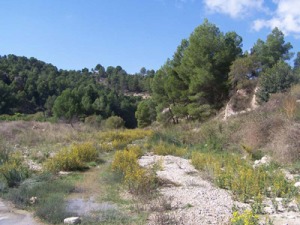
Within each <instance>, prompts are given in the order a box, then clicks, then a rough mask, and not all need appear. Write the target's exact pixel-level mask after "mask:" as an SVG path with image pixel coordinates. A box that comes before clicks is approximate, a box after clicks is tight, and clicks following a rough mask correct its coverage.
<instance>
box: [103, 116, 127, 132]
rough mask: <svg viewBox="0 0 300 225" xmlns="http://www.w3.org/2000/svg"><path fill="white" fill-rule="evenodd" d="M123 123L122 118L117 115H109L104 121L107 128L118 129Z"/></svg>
mask: <svg viewBox="0 0 300 225" xmlns="http://www.w3.org/2000/svg"><path fill="white" fill-rule="evenodd" d="M124 124H125V122H124V120H123V119H122V118H121V117H119V116H111V117H109V118H108V119H107V120H106V121H105V126H106V127H107V128H109V129H120V128H123V127H124Z"/></svg>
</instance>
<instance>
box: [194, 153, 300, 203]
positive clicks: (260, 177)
mask: <svg viewBox="0 0 300 225" xmlns="http://www.w3.org/2000/svg"><path fill="white" fill-rule="evenodd" d="M191 160H192V164H193V165H194V166H195V167H196V168H197V169H200V170H203V171H205V172H207V173H209V174H210V176H211V177H212V179H213V180H214V181H215V183H216V184H217V185H218V186H219V187H221V188H224V189H229V190H231V191H232V192H233V193H234V195H235V196H236V197H237V199H238V200H240V201H243V202H248V201H249V200H250V199H254V198H256V197H257V196H260V195H264V196H269V197H270V196H273V197H290V196H295V195H296V190H295V188H294V186H293V184H292V183H291V182H288V181H287V180H286V179H285V176H284V174H283V173H281V172H279V171H277V170H273V169H272V168H268V167H258V168H253V167H252V165H251V164H250V163H249V162H247V161H246V160H244V159H241V157H240V156H239V155H235V154H227V155H224V154H212V153H199V152H194V153H193V154H192V158H191Z"/></svg>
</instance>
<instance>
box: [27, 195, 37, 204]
mask: <svg viewBox="0 0 300 225" xmlns="http://www.w3.org/2000/svg"><path fill="white" fill-rule="evenodd" d="M36 201H37V197H35V196H32V197H31V198H30V199H29V202H30V204H31V205H33V204H35V203H36Z"/></svg>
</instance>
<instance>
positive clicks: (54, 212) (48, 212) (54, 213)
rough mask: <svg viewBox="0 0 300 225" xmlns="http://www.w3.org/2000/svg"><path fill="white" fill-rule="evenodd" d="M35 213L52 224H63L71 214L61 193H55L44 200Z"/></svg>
mask: <svg viewBox="0 0 300 225" xmlns="http://www.w3.org/2000/svg"><path fill="white" fill-rule="evenodd" d="M35 215H37V216H38V217H39V218H41V219H43V220H45V221H47V222H49V223H52V224H61V223H62V222H63V220H64V219H65V218H66V217H70V216H71V214H70V213H68V212H67V211H66V207H65V202H64V198H63V195H61V194H53V195H50V196H48V197H47V198H45V199H44V200H42V201H41V202H40V203H39V207H38V208H37V210H36V212H35Z"/></svg>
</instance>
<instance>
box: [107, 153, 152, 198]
mask: <svg viewBox="0 0 300 225" xmlns="http://www.w3.org/2000/svg"><path fill="white" fill-rule="evenodd" d="M138 154H139V152H137V148H130V149H129V150H123V151H117V152H116V153H115V155H114V159H113V162H112V169H113V170H114V171H115V172H117V173H120V174H121V175H122V177H123V181H124V183H125V184H126V185H127V187H128V188H129V191H130V192H132V193H134V194H137V195H139V194H147V195H148V194H149V193H151V192H152V190H154V189H155V187H156V177H155V174H154V173H153V172H152V171H151V170H146V169H144V168H141V167H140V166H139V164H138V161H137V160H138Z"/></svg>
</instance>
